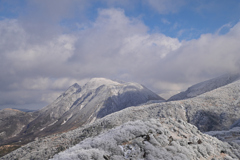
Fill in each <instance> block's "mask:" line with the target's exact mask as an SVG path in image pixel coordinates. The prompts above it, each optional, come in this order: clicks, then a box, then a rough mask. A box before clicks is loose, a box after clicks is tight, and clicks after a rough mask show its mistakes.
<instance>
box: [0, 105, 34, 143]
mask: <svg viewBox="0 0 240 160" xmlns="http://www.w3.org/2000/svg"><path fill="white" fill-rule="evenodd" d="M34 118H36V115H35V114H32V113H26V112H22V111H19V110H16V109H10V108H7V109H3V110H0V144H1V142H3V140H7V139H9V138H12V137H15V136H16V135H17V134H19V133H20V132H21V130H22V129H23V128H24V127H25V126H26V125H27V124H28V123H29V122H31V121H32V120H33V119H34Z"/></svg>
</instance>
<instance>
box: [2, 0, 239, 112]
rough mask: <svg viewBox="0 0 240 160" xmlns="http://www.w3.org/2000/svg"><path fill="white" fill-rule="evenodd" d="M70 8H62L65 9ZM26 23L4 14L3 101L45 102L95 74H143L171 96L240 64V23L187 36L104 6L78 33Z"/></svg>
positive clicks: (136, 77) (140, 77)
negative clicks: (152, 27) (164, 31)
mask: <svg viewBox="0 0 240 160" xmlns="http://www.w3.org/2000/svg"><path fill="white" fill-rule="evenodd" d="M63 2H64V3H63V5H67V4H65V1H63ZM162 2H164V3H165V1H162ZM33 3H35V2H33ZM66 3H67V2H66ZM149 3H151V1H149ZM152 3H153V2H152ZM154 3H156V1H155V2H154ZM166 3H167V2H166ZM60 4H61V3H60ZM179 5H180V4H179ZM181 5H182V4H181ZM181 5H180V6H181ZM60 8H61V7H60ZM70 8H71V7H70ZM174 10H176V7H175V8H174V6H173V9H172V11H174ZM49 12H50V9H49ZM65 12H66V11H65V10H61V9H59V12H57V14H58V15H60V16H62V14H64V15H66V14H65ZM159 12H169V11H166V10H164V9H163V10H162V11H159ZM57 17H58V16H57V15H53V17H51V18H52V19H56V20H57V19H58V18H57ZM23 22H24V20H21V19H19V20H17V19H2V20H0V36H1V39H0V66H1V67H0V73H1V79H0V107H2V108H4V107H7V106H19V107H21V106H23V107H25V108H26V106H27V107H29V108H30V107H31V108H40V107H43V106H44V105H46V104H47V103H50V102H51V101H53V100H54V99H55V98H56V97H57V96H58V95H59V94H60V93H61V92H62V91H63V90H65V89H67V87H69V86H70V85H72V84H73V83H75V82H78V83H80V84H81V85H83V84H84V83H85V82H86V81H87V80H88V79H90V78H92V77H106V78H111V79H118V80H123V81H135V82H139V83H142V84H144V85H145V86H147V87H149V88H150V89H152V90H153V91H155V92H158V93H160V94H162V95H168V94H173V93H176V92H179V91H181V90H184V89H186V87H188V86H189V85H192V84H194V83H197V82H200V81H202V80H206V79H209V78H213V77H215V76H219V75H221V74H225V73H229V72H236V71H238V70H239V68H240V54H239V50H240V46H239V38H240V23H237V24H236V25H234V26H233V27H232V28H231V29H230V30H229V32H227V33H226V34H223V35H220V34H218V32H216V33H215V34H203V35H201V37H200V38H198V39H193V40H189V41H179V40H178V39H177V38H172V37H168V36H166V35H164V34H162V33H159V32H158V33H150V32H149V28H148V27H147V26H146V25H145V24H144V23H143V22H142V21H141V19H138V18H133V17H128V16H126V14H125V12H124V10H121V9H116V8H111V9H101V10H99V11H98V16H97V18H96V19H95V20H94V21H91V22H87V23H79V24H77V25H76V26H78V27H79V28H77V29H75V30H74V31H71V32H65V30H64V29H63V28H64V27H61V26H56V30H55V31H54V32H52V33H51V34H47V33H46V32H45V31H39V32H35V30H40V29H41V24H40V23H38V22H34V24H35V25H34V26H31V25H30V23H29V24H28V25H27V24H24V23H23ZM38 25H39V26H38ZM48 25H50V24H49V23H46V24H44V27H43V29H46V28H45V27H47V26H48ZM83 26H84V27H83ZM29 27H30V28H29ZM51 30H54V27H52V28H50V31H51ZM42 35H43V36H42ZM36 104H39V105H36Z"/></svg>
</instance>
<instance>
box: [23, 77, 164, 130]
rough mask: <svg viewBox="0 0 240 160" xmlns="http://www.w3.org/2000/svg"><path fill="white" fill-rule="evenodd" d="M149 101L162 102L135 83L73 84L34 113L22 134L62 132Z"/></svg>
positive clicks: (102, 80) (98, 80)
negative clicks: (50, 102) (33, 118)
mask: <svg viewBox="0 0 240 160" xmlns="http://www.w3.org/2000/svg"><path fill="white" fill-rule="evenodd" d="M149 100H164V99H162V98H161V97H159V96H158V95H157V94H155V93H153V92H152V91H150V90H149V89H147V88H146V87H144V86H142V85H140V84H137V83H119V82H115V81H112V80H109V79H105V78H94V79H91V80H90V81H89V82H88V83H86V84H85V85H84V86H83V87H80V86H79V85H78V84H74V85H73V86H71V87H70V88H69V89H68V90H67V91H66V92H64V93H63V94H62V95H61V96H59V97H58V98H57V99H56V100H55V101H54V102H53V103H52V104H50V105H48V106H46V107H45V108H43V109H41V110H40V111H38V114H39V116H38V117H37V118H36V119H35V120H33V121H32V122H31V123H30V124H29V125H28V126H27V127H26V129H25V130H24V132H23V134H30V133H34V134H35V135H48V134H50V133H51V134H52V133H56V132H64V131H67V130H71V129H74V128H77V127H79V126H82V125H84V124H88V123H92V122H94V121H95V120H96V119H99V118H102V117H104V116H106V115H108V114H110V113H113V112H117V111H119V110H122V109H124V108H126V107H130V106H136V105H139V104H142V103H145V102H147V101H149Z"/></svg>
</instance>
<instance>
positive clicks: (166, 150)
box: [52, 119, 240, 160]
mask: <svg viewBox="0 0 240 160" xmlns="http://www.w3.org/2000/svg"><path fill="white" fill-rule="evenodd" d="M230 148H231V149H230ZM238 151H239V148H233V147H231V146H230V145H229V144H227V143H224V142H221V141H219V140H217V139H216V138H213V137H211V136H207V135H205V134H202V133H201V132H200V131H199V130H198V129H197V128H196V127H195V126H193V125H190V124H188V123H186V122H184V121H182V120H178V121H174V120H173V119H150V120H147V121H141V120H137V121H133V122H128V123H125V124H123V125H121V126H119V127H116V128H114V129H111V130H109V131H108V132H106V133H102V134H100V135H99V136H97V137H94V138H87V139H85V140H83V141H82V142H80V143H79V144H77V145H76V146H74V147H71V148H69V149H67V150H66V151H64V152H61V153H59V154H57V155H55V156H54V157H53V159H52V160H71V159H81V160H89V159H99V160H106V159H113V160H119V159H128V160H130V159H138V160H141V159H142V160H144V159H147V160H159V159H175V160H184V159H186V160H188V159H213V158H215V159H239V158H240V153H239V152H238Z"/></svg>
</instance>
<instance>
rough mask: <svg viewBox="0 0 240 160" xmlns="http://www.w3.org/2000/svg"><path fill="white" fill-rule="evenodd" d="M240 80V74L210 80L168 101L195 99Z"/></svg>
mask: <svg viewBox="0 0 240 160" xmlns="http://www.w3.org/2000/svg"><path fill="white" fill-rule="evenodd" d="M239 79H240V74H227V75H223V76H220V77H217V78H214V79H210V80H207V81H204V82H201V83H198V84H195V85H193V86H191V87H189V88H188V89H187V90H186V91H184V92H181V93H179V94H176V95H174V96H172V97H170V98H169V99H168V101H176V100H183V99H188V98H193V97H196V96H198V95H201V94H203V93H206V92H209V91H212V90H214V89H217V88H219V87H222V86H225V85H227V84H230V83H232V82H234V81H236V80H239Z"/></svg>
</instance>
